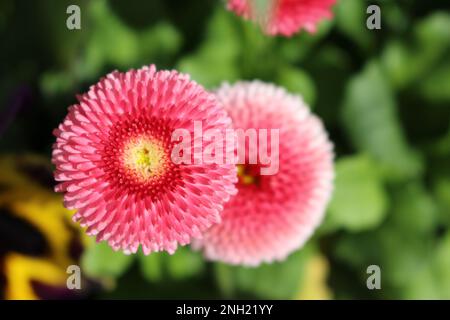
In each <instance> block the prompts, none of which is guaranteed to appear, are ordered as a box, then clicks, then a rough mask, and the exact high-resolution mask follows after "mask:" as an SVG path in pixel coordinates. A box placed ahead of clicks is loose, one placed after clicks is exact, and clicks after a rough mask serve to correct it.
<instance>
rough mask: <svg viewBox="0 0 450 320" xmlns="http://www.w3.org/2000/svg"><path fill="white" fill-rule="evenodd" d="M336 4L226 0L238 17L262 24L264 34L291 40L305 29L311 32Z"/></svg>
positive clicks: (309, 0) (331, 0)
mask: <svg viewBox="0 0 450 320" xmlns="http://www.w3.org/2000/svg"><path fill="white" fill-rule="evenodd" d="M335 1H336V0H263V1H259V0H228V8H229V9H230V10H232V11H234V12H235V13H236V14H237V15H239V16H243V17H244V18H246V19H250V20H253V21H256V22H258V23H259V24H261V26H262V28H263V29H264V31H265V32H266V33H267V34H270V35H276V34H281V35H284V36H291V35H293V34H294V33H296V32H298V31H300V30H301V29H305V30H306V31H308V32H314V31H315V30H316V26H317V24H318V23H319V22H320V21H321V20H323V19H326V18H330V17H331V16H332V12H331V6H332V5H333V4H334V3H335Z"/></svg>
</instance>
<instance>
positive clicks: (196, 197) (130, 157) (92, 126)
mask: <svg viewBox="0 0 450 320" xmlns="http://www.w3.org/2000/svg"><path fill="white" fill-rule="evenodd" d="M78 100H79V103H78V104H76V105H73V106H71V107H70V108H69V113H68V115H67V116H66V118H65V119H64V121H63V123H62V124H61V125H60V126H59V127H58V129H56V130H55V131H54V134H55V136H56V137H57V139H56V143H55V144H54V147H53V163H54V164H55V165H56V171H55V179H56V180H57V181H60V183H59V184H58V186H57V187H56V191H58V192H64V193H65V195H64V203H65V206H66V207H67V208H69V209H76V210H77V212H76V213H75V215H74V220H76V221H79V223H80V224H81V225H82V226H86V227H87V233H88V234H89V235H97V240H98V241H102V240H106V241H108V243H109V244H110V246H111V247H112V248H113V249H115V250H119V249H122V250H123V251H124V252H126V253H135V252H136V251H137V250H138V248H139V245H141V246H142V248H143V251H144V253H145V254H149V253H151V252H153V251H161V250H166V251H168V252H170V253H173V252H174V251H175V250H176V248H177V245H178V244H181V245H186V244H188V243H190V241H191V238H192V237H200V236H201V234H202V232H203V231H204V230H205V229H207V228H209V227H210V226H211V225H213V224H214V223H217V222H219V221H220V213H221V211H222V209H223V204H224V203H225V202H226V201H228V200H229V198H230V195H231V194H234V193H235V191H236V190H235V182H236V179H237V178H236V168H235V166H234V165H232V164H229V165H216V164H196V165H185V164H178V165H177V164H174V163H173V162H172V161H171V150H172V147H173V144H174V142H172V141H171V134H172V131H173V130H174V129H175V128H185V129H188V130H189V131H192V130H193V128H192V126H193V122H194V121H201V122H202V123H203V127H204V129H210V128H212V129H219V130H224V129H226V128H229V127H231V120H230V118H229V117H228V116H227V114H226V112H225V111H224V109H223V108H222V107H221V106H220V105H219V104H218V103H217V100H216V98H215V97H214V95H213V94H210V93H208V92H206V91H205V90H204V89H203V88H202V87H201V86H200V85H198V84H196V83H195V82H193V81H190V80H189V77H188V76H187V75H183V74H179V73H178V72H176V71H156V69H155V67H154V66H153V65H152V66H150V67H144V68H142V69H140V70H131V71H128V72H126V73H120V72H117V71H116V72H113V73H110V74H109V75H107V76H106V77H105V78H103V79H101V80H100V82H99V83H97V84H96V85H94V86H92V87H91V88H90V90H89V92H88V93H86V94H83V95H81V96H79V97H78Z"/></svg>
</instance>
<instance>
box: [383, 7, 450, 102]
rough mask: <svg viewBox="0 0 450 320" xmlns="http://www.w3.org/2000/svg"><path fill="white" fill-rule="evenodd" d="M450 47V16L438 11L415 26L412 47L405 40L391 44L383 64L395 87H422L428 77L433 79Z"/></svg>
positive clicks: (386, 49)
mask: <svg viewBox="0 0 450 320" xmlns="http://www.w3.org/2000/svg"><path fill="white" fill-rule="evenodd" d="M449 48H450V14H448V13H444V12H436V13H433V14H431V15H429V16H427V17H426V18H424V19H423V20H422V21H420V23H418V24H417V25H415V26H414V30H413V43H412V44H411V43H408V42H406V41H405V40H403V39H402V40H394V41H392V42H390V43H388V45H387V46H386V48H385V50H384V52H383V53H382V57H381V61H382V64H383V67H384V71H385V72H386V75H387V76H388V79H389V80H390V81H391V84H392V85H393V86H394V87H395V88H400V89H402V88H405V87H407V86H409V85H411V84H413V83H415V82H417V83H419V85H420V84H421V82H422V81H423V78H424V77H428V76H430V77H431V78H433V77H434V76H433V74H434V73H435V72H436V71H437V72H439V70H440V67H439V64H440V62H441V61H442V60H444V61H445V57H446V55H447V54H448V50H449ZM439 78H440V79H442V75H439ZM428 90H430V88H428ZM438 90H439V92H440V94H444V96H445V95H446V94H445V93H441V92H442V91H441V89H440V88H438ZM432 91H433V90H432Z"/></svg>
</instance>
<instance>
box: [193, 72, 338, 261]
mask: <svg viewBox="0 0 450 320" xmlns="http://www.w3.org/2000/svg"><path fill="white" fill-rule="evenodd" d="M217 97H218V99H219V101H221V102H222V103H223V105H224V107H225V109H226V110H227V111H228V113H229V115H230V116H231V118H232V119H233V124H234V127H235V128H236V129H239V128H241V129H244V130H246V129H248V128H258V129H262V128H264V129H279V141H280V142H279V160H278V161H279V163H278V164H279V170H278V173H276V174H274V175H260V170H259V169H260V164H259V162H258V163H257V164H244V165H239V169H238V176H239V182H238V194H237V195H236V196H234V197H233V198H232V199H231V200H230V202H228V203H227V204H226V205H225V208H224V211H223V214H222V222H221V223H220V224H218V225H214V226H213V227H211V228H210V229H208V231H207V232H206V233H205V234H204V236H203V238H202V239H201V240H199V241H195V242H194V247H195V248H197V249H201V250H203V252H204V254H205V256H206V257H207V258H208V259H210V260H218V261H223V262H226V263H229V264H241V265H248V266H256V265H259V264H260V263H262V262H272V261H274V260H283V259H285V258H286V257H287V256H288V255H289V254H290V253H291V252H292V251H294V250H296V249H298V248H300V247H301V246H302V245H303V244H304V242H305V241H306V240H307V239H308V238H309V237H310V236H311V234H312V233H313V231H314V229H315V228H316V227H317V226H318V225H319V223H320V222H321V220H322V217H323V215H324V211H325V208H326V205H327V203H328V201H329V199H330V196H331V192H332V181H333V177H334V169H333V152H332V144H331V143H330V141H329V140H328V137H327V134H326V132H325V130H324V127H323V125H322V123H321V121H320V120H319V119H318V118H317V117H316V116H314V115H312V114H311V113H310V111H309V109H308V108H307V106H306V105H305V104H304V102H303V100H302V99H301V98H300V97H299V96H295V95H292V94H289V93H287V92H286V91H285V90H284V89H283V88H279V87H276V86H274V85H272V84H266V83H263V82H259V81H253V82H238V83H237V84H235V85H233V86H230V85H227V84H225V85H223V86H222V87H221V88H220V89H219V90H218V91H217ZM238 147H239V146H238ZM245 147H246V148H247V151H248V149H249V144H248V143H246V146H245Z"/></svg>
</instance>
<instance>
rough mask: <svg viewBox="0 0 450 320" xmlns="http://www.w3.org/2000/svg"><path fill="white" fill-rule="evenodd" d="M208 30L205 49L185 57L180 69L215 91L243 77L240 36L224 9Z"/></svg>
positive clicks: (213, 19)
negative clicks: (216, 88)
mask: <svg viewBox="0 0 450 320" xmlns="http://www.w3.org/2000/svg"><path fill="white" fill-rule="evenodd" d="M207 30H208V31H207V35H206V39H205V40H204V42H203V43H202V45H201V47H200V48H199V49H198V50H197V51H196V52H195V53H194V54H192V55H189V56H186V57H184V58H182V59H181V60H180V61H179V62H178V66H177V69H179V70H180V71H182V72H186V73H189V74H190V75H191V76H192V79H194V80H196V81H197V82H199V83H201V84H202V85H204V86H205V87H207V88H211V87H215V86H218V85H219V84H220V83H221V82H223V81H234V80H236V79H238V78H239V75H238V69H237V66H236V59H237V57H238V54H239V42H238V38H239V36H238V34H237V32H236V31H237V30H235V26H234V21H233V17H232V16H231V15H230V13H228V12H225V11H224V10H222V9H217V10H216V12H215V14H214V15H213V17H212V18H211V21H210V22H209V24H208V28H207Z"/></svg>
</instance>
